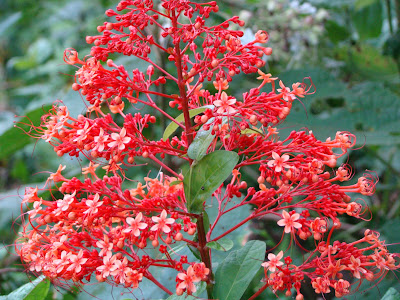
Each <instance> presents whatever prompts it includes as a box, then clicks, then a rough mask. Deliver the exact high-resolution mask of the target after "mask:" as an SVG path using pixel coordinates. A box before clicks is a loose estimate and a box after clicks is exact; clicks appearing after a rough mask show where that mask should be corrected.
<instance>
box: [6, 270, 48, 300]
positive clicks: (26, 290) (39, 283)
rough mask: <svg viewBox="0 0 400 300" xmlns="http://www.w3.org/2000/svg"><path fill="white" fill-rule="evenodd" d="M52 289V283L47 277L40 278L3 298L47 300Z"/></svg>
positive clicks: (11, 299)
mask: <svg viewBox="0 0 400 300" xmlns="http://www.w3.org/2000/svg"><path fill="white" fill-rule="evenodd" d="M49 288H50V281H49V280H48V279H47V278H46V277H45V276H43V275H42V276H39V277H38V278H36V279H35V280H34V281H32V282H29V283H27V284H25V285H23V286H21V287H20V288H18V289H16V290H15V291H13V292H12V293H10V294H8V295H7V296H1V297H0V299H4V300H13V299H21V300H37V299H45V298H46V296H47V294H48V292H49Z"/></svg>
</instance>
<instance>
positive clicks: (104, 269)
mask: <svg viewBox="0 0 400 300" xmlns="http://www.w3.org/2000/svg"><path fill="white" fill-rule="evenodd" d="M116 259H117V257H116V256H115V255H114V256H113V257H111V254H110V255H106V256H104V257H103V265H101V266H99V267H97V268H96V270H97V271H99V272H100V273H101V275H102V276H103V278H106V277H108V276H110V273H111V272H112V271H114V270H115V269H116V268H117V267H116V266H115V264H114V262H115V261H116Z"/></svg>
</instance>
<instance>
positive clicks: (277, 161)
mask: <svg viewBox="0 0 400 300" xmlns="http://www.w3.org/2000/svg"><path fill="white" fill-rule="evenodd" d="M272 157H273V159H274V160H270V161H269V162H268V163H267V165H268V167H270V168H273V167H275V172H282V169H283V168H289V167H290V166H289V165H288V164H285V161H288V160H289V155H287V154H283V155H282V156H279V154H278V153H276V152H272Z"/></svg>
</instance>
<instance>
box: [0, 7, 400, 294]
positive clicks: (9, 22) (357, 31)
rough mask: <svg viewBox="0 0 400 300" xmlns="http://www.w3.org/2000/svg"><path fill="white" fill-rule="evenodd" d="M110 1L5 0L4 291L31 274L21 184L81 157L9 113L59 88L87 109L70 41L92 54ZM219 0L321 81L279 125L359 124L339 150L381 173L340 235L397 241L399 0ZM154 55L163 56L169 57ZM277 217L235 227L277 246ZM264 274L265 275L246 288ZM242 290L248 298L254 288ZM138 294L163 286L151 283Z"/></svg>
mask: <svg viewBox="0 0 400 300" xmlns="http://www.w3.org/2000/svg"><path fill="white" fill-rule="evenodd" d="M115 4H116V1H111V0H90V1H89V0H69V1H66V0H37V1H29V0H2V1H0V242H1V243H2V244H3V245H4V247H1V248H0V295H6V294H8V293H10V292H11V291H13V290H15V289H16V288H18V287H19V286H21V285H22V284H24V283H26V282H29V280H30V279H29V277H28V276H27V275H26V273H24V272H23V269H22V266H21V265H20V262H19V260H18V258H17V257H16V256H15V255H14V252H13V242H14V240H15V238H16V236H17V232H18V230H19V226H18V224H19V222H18V219H17V221H15V222H13V220H15V219H16V218H17V217H18V216H19V214H20V201H21V198H20V196H21V195H23V192H24V187H25V186H36V185H38V186H41V185H43V182H44V181H45V180H46V178H47V177H46V175H47V174H46V173H44V172H43V171H54V170H56V169H57V167H58V165H59V164H63V165H65V164H68V169H67V170H68V173H69V174H68V175H71V176H75V175H77V174H79V173H80V168H81V166H82V165H85V164H86V162H85V161H84V160H76V159H70V158H68V157H63V158H59V157H58V156H57V155H56V154H55V153H54V151H53V150H52V149H51V148H50V147H48V145H46V144H45V143H44V142H42V141H39V142H38V143H36V144H35V140H33V139H30V138H29V137H27V136H25V135H23V134H22V132H21V130H19V129H16V128H13V121H14V120H15V118H14V116H15V115H20V116H21V115H28V116H29V117H30V119H32V120H36V121H38V120H39V118H40V115H41V114H42V112H43V108H42V106H45V105H49V104H51V103H52V102H53V101H55V100H56V99H62V100H63V101H64V103H65V104H66V105H67V106H69V108H70V110H71V114H74V115H77V114H79V113H81V112H82V110H83V107H84V106H83V105H84V103H83V101H82V99H81V98H80V96H79V94H78V93H76V92H73V91H72V90H71V89H70V85H71V83H72V80H73V78H72V76H71V74H73V72H74V70H73V69H72V68H71V67H68V66H66V65H65V64H64V63H63V58H62V56H63V51H64V49H65V48H69V47H72V48H75V49H77V50H78V51H79V52H80V53H81V54H88V53H89V49H90V47H89V46H88V45H87V44H86V43H85V36H86V35H92V34H95V32H96V26H97V25H99V24H101V23H102V22H103V21H104V20H105V16H104V11H105V10H106V9H107V8H109V7H112V6H115ZM218 4H219V5H220V8H221V9H220V12H219V13H218V14H217V15H215V16H214V17H213V18H214V20H211V22H212V21H215V22H217V21H220V20H221V19H222V18H224V17H227V16H231V15H233V14H235V15H239V16H240V17H241V18H242V19H244V20H245V21H246V24H247V25H246V29H245V36H244V37H243V39H244V40H246V39H250V38H251V37H252V36H253V34H254V32H256V31H257V30H258V29H264V30H267V31H268V32H269V33H270V42H269V46H270V47H272V48H273V50H274V52H273V55H272V56H271V57H270V58H268V61H267V66H266V69H265V71H268V72H271V73H272V74H273V75H274V76H275V75H276V76H279V77H280V78H281V79H282V80H283V81H284V82H285V83H291V82H296V81H301V80H302V79H303V78H304V77H308V76H310V77H311V78H312V81H313V82H314V84H315V86H316V93H315V94H314V95H312V96H308V97H307V98H306V99H305V100H304V101H302V102H303V103H300V102H298V103H297V104H296V105H295V106H294V109H293V110H292V113H291V115H290V116H289V118H288V119H287V121H286V122H285V123H283V124H282V125H281V126H280V130H279V131H280V134H281V135H282V136H284V135H285V134H288V133H289V132H290V131H291V130H293V129H299V128H303V127H306V128H308V129H310V130H313V132H314V134H315V135H316V136H317V137H318V138H320V139H326V138H327V137H329V136H334V135H335V133H336V131H338V130H349V131H351V132H353V133H355V134H356V135H357V138H358V145H359V146H360V149H359V150H357V151H354V152H351V153H350V155H349V156H348V157H345V158H344V159H343V162H348V163H349V164H350V165H351V166H352V167H353V169H354V170H355V171H356V173H358V174H360V173H361V174H362V172H363V171H365V170H366V169H368V170H374V171H376V172H377V174H378V175H379V177H380V182H379V184H378V185H377V192H376V194H375V195H374V196H373V197H369V198H365V201H366V202H367V203H368V205H369V207H370V209H371V212H372V214H373V216H374V218H373V219H372V221H370V222H369V223H368V224H366V223H365V222H358V221H357V222H355V221H354V220H352V219H350V218H349V219H344V221H343V228H344V230H343V231H342V232H340V233H339V234H338V236H337V237H336V238H337V239H345V240H346V241H351V240H355V239H356V237H358V236H360V235H362V234H363V230H364V228H366V227H368V228H371V229H376V230H379V231H380V232H381V234H382V236H383V237H384V239H386V240H387V241H388V242H389V243H394V244H392V245H390V246H389V249H390V250H391V251H392V252H400V246H399V245H397V244H396V243H397V242H399V240H400V235H399V234H398V230H396V228H400V208H399V207H400V201H399V200H398V199H399V194H400V151H399V144H400V89H399V87H400V77H399V73H400V0H335V1H329V0H308V1H291V0H222V1H221V0H218ZM159 60H160V63H167V62H166V60H165V58H163V57H159ZM121 62H122V61H121ZM123 63H124V64H125V65H126V66H127V69H128V68H129V66H131V67H132V68H133V66H136V67H137V66H138V64H139V62H137V61H135V60H134V59H132V58H129V59H128V60H126V59H125V60H124V61H123ZM139 66H140V65H139ZM167 67H168V66H167ZM255 77H256V76H239V77H237V78H236V79H235V84H233V85H232V86H234V89H232V88H231V92H232V93H233V94H236V96H237V97H239V98H240V95H241V93H242V92H243V91H245V90H246V89H248V88H249V87H252V86H253V82H254V80H255ZM171 92H173V91H171ZM159 125H160V126H159V132H153V133H149V134H154V135H160V134H161V133H162V131H163V128H164V127H165V120H162V119H161V120H160V123H159ZM171 163H174V162H171ZM153 171H154V172H157V171H158V170H155V169H154V170H153ZM147 172H148V169H138V168H136V169H135V172H131V173H128V174H127V175H128V176H130V178H131V179H136V180H139V179H140V178H141V177H142V178H143V176H145V175H147ZM246 173H247V178H246V180H247V181H249V182H252V183H253V184H255V182H256V178H257V176H256V173H255V171H254V170H252V169H251V168H249V169H248V170H247V172H246ZM245 213H246V212H244V214H245ZM227 221H228V222H229V220H227ZM275 222H276V220H270V219H268V218H266V219H263V220H259V221H258V222H257V223H253V224H251V225H250V226H249V228H247V230H246V236H245V237H243V235H238V236H237V237H236V238H237V240H238V241H242V240H243V239H255V238H257V239H264V240H265V241H266V242H267V246H270V247H271V246H273V245H274V244H275V243H276V241H278V240H279V238H280V233H277V232H274V230H273V228H276V226H274V224H275ZM284 246H285V241H284V242H283V245H282V247H283V248H284ZM298 256H299V258H300V257H301V253H298ZM257 285H259V278H256V279H255V280H254V284H253V285H252V287H251V288H252V289H256V288H257ZM389 287H395V288H397V289H398V290H399V289H400V283H399V281H398V279H396V276H395V274H389V276H388V277H387V278H385V279H384V280H383V281H382V282H380V283H379V288H378V287H376V285H375V283H364V284H363V285H362V286H361V287H360V291H361V292H362V294H356V295H353V296H351V297H349V298H351V299H359V298H361V297H362V298H364V299H380V298H381V297H383V295H384V294H385V292H386V291H387V290H388V288H389ZM86 289H87V290H88V291H90V292H91V293H93V295H95V296H97V297H98V298H100V299H109V295H110V293H111V290H110V289H107V288H106V287H104V286H100V285H97V286H88V287H87V288H86ZM57 290H58V291H57ZM50 291H51V292H50V294H49V296H48V299H86V298H89V297H91V296H89V295H87V294H80V295H79V296H76V295H74V293H73V292H67V291H65V290H63V289H60V288H55V287H53V286H51V287H50ZM307 292H308V293H309V294H307ZM305 293H306V294H305V296H306V299H317V298H316V297H315V295H313V294H312V293H310V291H305ZM331 294H332V293H331ZM113 295H114V298H115V299H123V298H126V297H128V296H129V295H122V296H121V295H120V291H118V290H117V289H116V290H114V291H113ZM246 295H247V296H246ZM246 295H245V298H244V299H246V297H248V296H249V295H251V290H249V291H248V293H247V294H246ZM136 296H137V298H139V299H142V298H145V299H156V298H161V297H163V295H162V294H158V293H157V291H156V290H155V289H154V287H153V286H150V285H148V286H144V287H143V288H142V290H141V291H140V292H139V293H138V294H137V295H136ZM0 297H1V296H0ZM121 297H122V298H121ZM269 297H273V295H272V294H271V293H270V294H268V292H266V293H265V294H263V295H262V296H261V297H259V299H270V298H269ZM329 297H332V295H327V296H326V298H327V299H332V298H329Z"/></svg>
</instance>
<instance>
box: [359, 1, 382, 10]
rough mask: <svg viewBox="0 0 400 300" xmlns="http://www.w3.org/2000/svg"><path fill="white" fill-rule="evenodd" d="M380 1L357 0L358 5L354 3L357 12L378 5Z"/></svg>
mask: <svg viewBox="0 0 400 300" xmlns="http://www.w3.org/2000/svg"><path fill="white" fill-rule="evenodd" d="M377 1H379V0H357V1H356V3H354V8H355V9H356V10H360V9H363V8H365V7H367V6H369V5H371V4H374V3H376V2H377Z"/></svg>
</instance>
